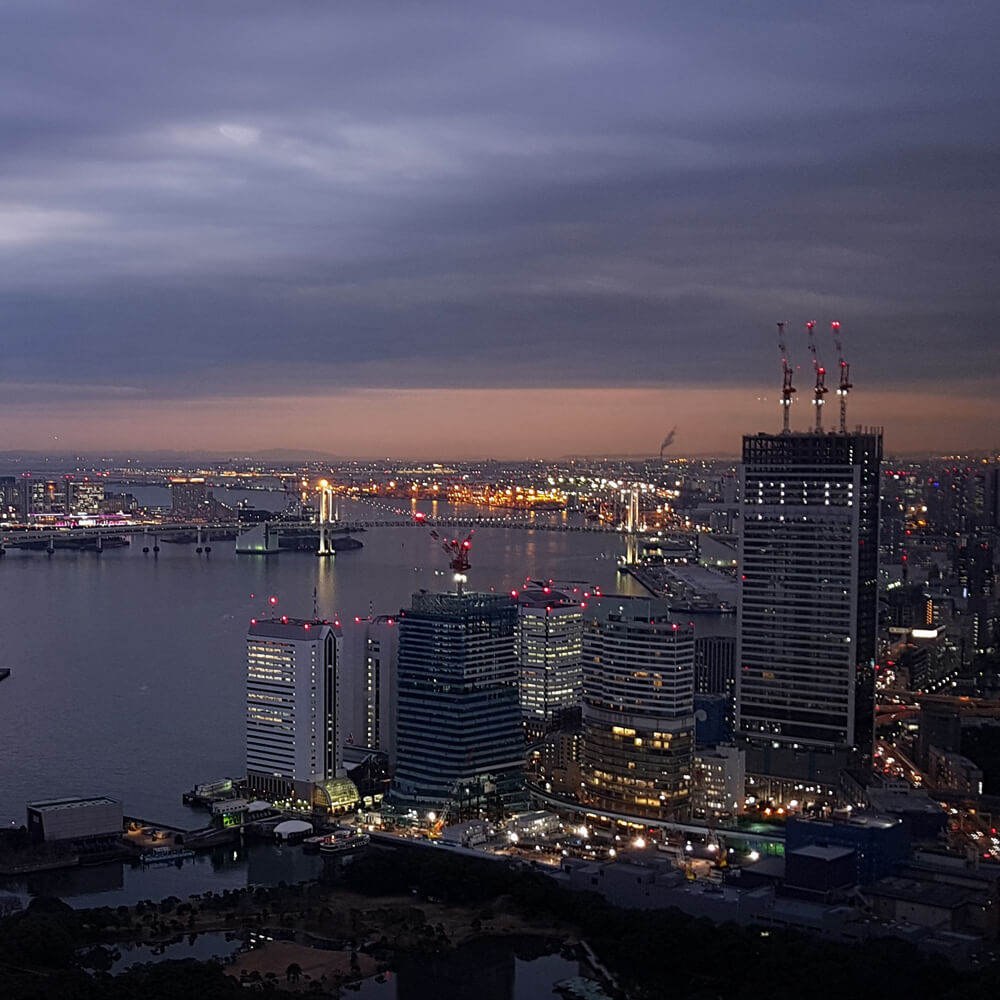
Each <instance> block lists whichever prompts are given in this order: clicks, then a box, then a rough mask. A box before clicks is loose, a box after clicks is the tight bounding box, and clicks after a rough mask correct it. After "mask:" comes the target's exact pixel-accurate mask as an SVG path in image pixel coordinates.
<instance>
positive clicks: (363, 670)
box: [340, 615, 399, 769]
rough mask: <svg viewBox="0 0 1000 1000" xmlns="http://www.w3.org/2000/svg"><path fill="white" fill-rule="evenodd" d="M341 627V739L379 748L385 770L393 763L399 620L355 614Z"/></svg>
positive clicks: (375, 748) (394, 759) (394, 760)
mask: <svg viewBox="0 0 1000 1000" xmlns="http://www.w3.org/2000/svg"><path fill="white" fill-rule="evenodd" d="M343 628H344V661H343V662H344V669H343V670H342V671H341V672H340V691H341V699H340V703H341V707H342V712H341V716H340V722H341V736H342V737H343V740H344V742H345V743H350V744H354V745H355V746H359V747H369V748H370V749H372V750H382V751H383V752H384V753H385V754H386V756H387V758H388V763H389V767H390V769H391V768H393V767H394V766H395V762H396V667H397V660H398V656H399V618H398V617H391V616H389V615H376V616H375V617H373V618H355V619H354V621H353V622H351V621H348V622H345V623H344V626H343Z"/></svg>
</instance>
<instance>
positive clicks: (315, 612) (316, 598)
mask: <svg viewBox="0 0 1000 1000" xmlns="http://www.w3.org/2000/svg"><path fill="white" fill-rule="evenodd" d="M313 621H314V622H318V621H319V596H318V595H317V593H316V588H315V587H313Z"/></svg>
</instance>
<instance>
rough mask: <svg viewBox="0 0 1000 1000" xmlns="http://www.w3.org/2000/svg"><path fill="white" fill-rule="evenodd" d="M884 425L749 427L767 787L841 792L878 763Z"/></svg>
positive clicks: (758, 753)
mask: <svg viewBox="0 0 1000 1000" xmlns="http://www.w3.org/2000/svg"><path fill="white" fill-rule="evenodd" d="M881 459H882V435H881V433H880V432H878V431H871V432H864V433H863V432H860V431H859V432H857V433H851V434H840V433H828V434H823V433H786V434H779V435H772V434H758V435H756V436H753V437H746V438H744V439H743V466H742V487H741V490H742V497H743V517H742V518H741V519H740V573H741V587H740V601H739V632H738V643H737V671H736V734H737V737H738V738H739V740H740V741H741V742H742V743H743V745H744V746H745V747H746V749H747V771H748V774H749V775H750V776H751V780H752V781H753V782H754V783H755V785H756V786H757V791H756V794H757V796H758V798H767V799H774V800H776V801H779V800H780V801H783V800H785V799H790V798H797V799H800V800H804V801H810V800H812V799H821V798H823V799H826V798H830V797H832V796H835V794H836V790H837V787H838V778H839V773H840V771H841V770H843V769H845V768H852V767H856V768H861V769H865V768H867V767H868V766H870V763H871V756H872V743H873V739H874V689H875V682H874V676H875V653H876V624H877V619H876V612H877V585H878V514H879V465H880V462H881Z"/></svg>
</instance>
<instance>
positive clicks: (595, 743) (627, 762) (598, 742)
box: [582, 595, 694, 818]
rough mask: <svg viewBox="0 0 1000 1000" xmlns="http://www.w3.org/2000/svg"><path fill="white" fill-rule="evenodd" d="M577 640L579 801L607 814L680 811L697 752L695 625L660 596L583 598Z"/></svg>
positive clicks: (659, 814)
mask: <svg viewBox="0 0 1000 1000" xmlns="http://www.w3.org/2000/svg"><path fill="white" fill-rule="evenodd" d="M586 614H587V621H586V628H585V631H584V639H583V650H584V658H583V755H582V758H583V759H582V771H583V780H584V789H583V798H584V800H585V801H586V802H588V803H590V804H592V805H594V806H595V807H598V808H600V809H606V810H608V811H614V812H620V813H626V814H628V815H636V816H649V817H654V818H663V817H666V816H672V815H677V814H678V813H683V811H684V810H685V809H686V808H687V803H688V795H689V791H690V781H691V767H692V752H693V750H694V629H692V628H691V626H690V625H688V624H684V625H680V624H678V623H676V622H672V621H671V620H670V618H669V615H668V608H667V604H666V602H665V601H662V600H659V599H656V598H648V597H620V596H615V595H612V596H604V597H601V598H597V599H595V600H592V601H590V602H588V605H587V612H586Z"/></svg>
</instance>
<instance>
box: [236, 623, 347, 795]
mask: <svg viewBox="0 0 1000 1000" xmlns="http://www.w3.org/2000/svg"><path fill="white" fill-rule="evenodd" d="M340 643H341V634H340V629H339V627H337V626H336V625H331V624H330V623H329V622H320V621H302V620H300V619H297V618H287V617H283V618H271V619H267V620H262V621H258V620H256V619H255V620H253V621H252V622H251V623H250V629H249V631H248V632H247V778H248V781H249V784H250V787H251V788H252V789H253V790H254V791H255V792H256V793H258V794H263V795H268V796H270V797H272V798H275V799H279V798H292V797H294V798H298V799H303V800H305V801H307V802H308V801H311V799H312V795H313V788H314V786H316V785H317V784H320V783H322V782H324V781H327V780H328V779H333V778H336V777H337V776H338V771H340V769H341V756H340V739H339V733H338V727H337V708H338V706H337V696H338V681H337V673H338V661H339V659H340Z"/></svg>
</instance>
